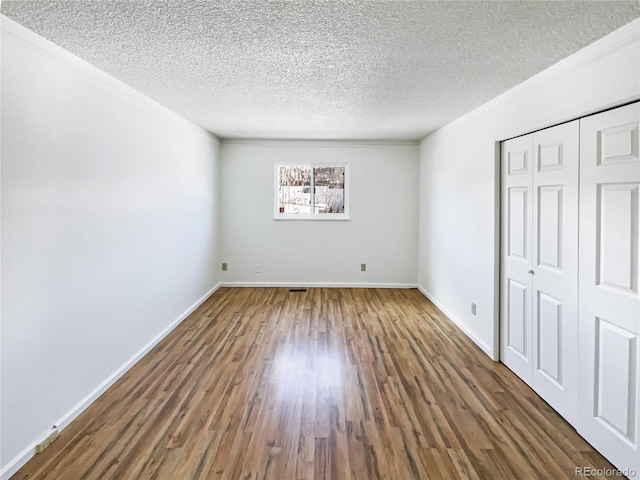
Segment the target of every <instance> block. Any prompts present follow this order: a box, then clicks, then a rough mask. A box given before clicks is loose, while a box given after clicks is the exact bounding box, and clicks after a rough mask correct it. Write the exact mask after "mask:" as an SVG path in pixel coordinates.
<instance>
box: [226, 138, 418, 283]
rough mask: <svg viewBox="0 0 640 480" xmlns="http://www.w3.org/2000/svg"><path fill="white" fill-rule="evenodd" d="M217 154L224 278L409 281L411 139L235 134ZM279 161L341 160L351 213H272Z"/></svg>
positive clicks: (413, 179) (414, 175)
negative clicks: (282, 216)
mask: <svg viewBox="0 0 640 480" xmlns="http://www.w3.org/2000/svg"><path fill="white" fill-rule="evenodd" d="M222 159H223V160H222V169H221V185H222V198H223V202H222V204H223V206H224V208H223V210H222V212H221V220H222V224H221V232H222V254H221V261H223V262H227V263H228V264H229V270H228V271H227V272H223V273H222V276H221V280H222V282H223V283H229V284H234V283H245V284H278V283H282V284H287V285H303V284H316V285H318V284H331V285H392V284H395V285H398V286H406V285H415V284H416V281H417V251H418V250H417V249H418V246H417V238H418V233H417V232H418V146H417V144H411V143H409V144H407V143H404V144H403V143H395V144H383V143H380V144H374V143H370V142H369V143H367V142H329V141H327V142H321V141H316V142H299V141H290V142H287V141H244V142H243V141H235V142H223V146H222ZM277 162H301V163H305V162H311V163H313V162H338V163H341V162H346V163H348V164H349V176H350V181H349V189H350V190H349V196H350V207H349V208H350V217H351V220H349V221H282V220H280V221H276V220H274V219H273V209H274V178H273V177H274V164H275V163H277ZM361 263H366V264H367V271H366V272H361V271H360V264H361ZM256 264H259V265H261V267H262V271H261V272H260V273H255V272H254V265H256Z"/></svg>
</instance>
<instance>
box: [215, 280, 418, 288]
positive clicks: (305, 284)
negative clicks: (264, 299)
mask: <svg viewBox="0 0 640 480" xmlns="http://www.w3.org/2000/svg"><path fill="white" fill-rule="evenodd" d="M220 286H221V287H253V288H263V287H264V288H401V289H407V288H418V285H416V284H415V283H334V282H221V283H220Z"/></svg>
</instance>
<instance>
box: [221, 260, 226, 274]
mask: <svg viewBox="0 0 640 480" xmlns="http://www.w3.org/2000/svg"><path fill="white" fill-rule="evenodd" d="M222 271H223V272H226V271H227V262H222Z"/></svg>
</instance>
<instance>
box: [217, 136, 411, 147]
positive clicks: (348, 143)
mask: <svg viewBox="0 0 640 480" xmlns="http://www.w3.org/2000/svg"><path fill="white" fill-rule="evenodd" d="M220 141H221V142H222V145H257V146H260V147H261V148H262V147H277V148H282V147H291V148H300V147H309V148H345V147H354V148H358V147H367V146H379V147H417V146H419V145H420V140H419V139H415V140H393V139H390V140H384V139H379V140H357V139H354V140H330V139H327V140H313V139H286V138H279V139H269V138H221V139H220Z"/></svg>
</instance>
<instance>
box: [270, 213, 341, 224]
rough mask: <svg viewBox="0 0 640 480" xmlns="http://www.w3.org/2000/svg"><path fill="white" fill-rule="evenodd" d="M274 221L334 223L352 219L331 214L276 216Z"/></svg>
mask: <svg viewBox="0 0 640 480" xmlns="http://www.w3.org/2000/svg"><path fill="white" fill-rule="evenodd" d="M273 219H274V220H278V221H280V220H284V221H290V220H293V221H298V222H299V221H301V220H307V221H316V220H320V221H321V222H326V221H327V220H334V221H346V220H351V217H349V216H348V215H335V216H334V215H330V214H324V215H291V216H288V215H274V217H273Z"/></svg>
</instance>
